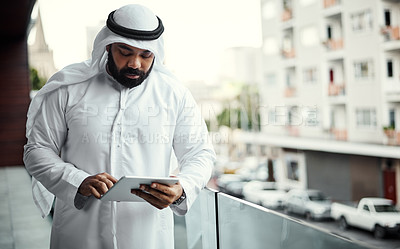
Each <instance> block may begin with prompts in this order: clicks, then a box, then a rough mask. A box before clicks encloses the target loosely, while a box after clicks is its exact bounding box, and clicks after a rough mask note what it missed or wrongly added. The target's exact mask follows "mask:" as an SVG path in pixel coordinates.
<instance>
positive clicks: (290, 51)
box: [282, 48, 296, 59]
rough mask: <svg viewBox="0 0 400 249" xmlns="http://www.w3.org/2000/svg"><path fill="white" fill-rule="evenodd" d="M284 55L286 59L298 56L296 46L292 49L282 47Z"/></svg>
mask: <svg viewBox="0 0 400 249" xmlns="http://www.w3.org/2000/svg"><path fill="white" fill-rule="evenodd" d="M282 56H283V57H284V58H286V59H293V58H294V57H296V52H295V50H294V48H292V49H282Z"/></svg>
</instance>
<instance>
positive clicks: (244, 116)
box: [217, 85, 260, 131]
mask: <svg viewBox="0 0 400 249" xmlns="http://www.w3.org/2000/svg"><path fill="white" fill-rule="evenodd" d="M258 101H259V94H258V90H257V88H256V87H255V86H253V85H244V86H243V87H242V90H241V93H240V94H239V95H237V96H236V97H235V98H234V99H233V100H232V101H229V102H227V103H225V108H224V109H223V110H222V112H221V113H220V114H219V115H218V116H217V121H218V126H222V125H223V126H228V127H230V128H233V129H234V128H239V129H243V130H253V131H259V130H260V113H259V110H258V108H257V107H258V105H259V103H258Z"/></svg>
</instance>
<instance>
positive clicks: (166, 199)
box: [131, 182, 183, 209]
mask: <svg viewBox="0 0 400 249" xmlns="http://www.w3.org/2000/svg"><path fill="white" fill-rule="evenodd" d="M131 193H132V194H134V195H137V196H139V197H140V198H143V199H144V200H145V201H147V202H148V203H150V204H151V205H153V206H154V207H156V208H158V209H164V208H166V207H168V206H169V205H171V204H172V203H173V202H174V201H175V200H177V199H179V197H181V195H182V193H183V188H182V186H181V184H180V183H179V182H178V183H176V184H174V185H171V186H168V185H164V184H161V183H157V182H153V183H152V184H151V185H140V189H132V190H131Z"/></svg>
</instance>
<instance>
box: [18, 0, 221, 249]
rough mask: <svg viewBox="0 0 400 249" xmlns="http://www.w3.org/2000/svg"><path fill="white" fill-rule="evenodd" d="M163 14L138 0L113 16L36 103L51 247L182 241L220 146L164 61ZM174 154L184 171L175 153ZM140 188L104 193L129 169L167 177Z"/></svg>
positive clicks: (34, 168)
mask: <svg viewBox="0 0 400 249" xmlns="http://www.w3.org/2000/svg"><path fill="white" fill-rule="evenodd" d="M163 31H164V27H163V24H162V21H161V19H160V18H158V17H157V16H155V15H154V14H153V13H152V12H151V11H150V10H149V9H147V8H146V7H143V6H140V5H127V6H124V7H121V8H120V9H117V10H116V11H113V12H111V13H110V15H109V16H108V20H107V25H106V26H105V27H104V28H103V29H102V30H101V31H100V32H99V34H98V35H97V37H96V39H95V42H94V48H93V52H92V57H91V59H89V60H88V61H85V62H82V63H77V64H73V65H70V66H67V67H66V68H64V69H62V70H61V71H59V72H57V73H56V74H55V75H54V76H52V77H51V78H50V79H49V81H48V82H47V83H46V85H45V86H44V87H43V88H42V89H41V90H40V91H39V92H38V93H37V95H36V96H35V98H34V99H33V100H32V103H31V105H30V108H29V111H28V121H27V131H26V136H27V139H28V141H27V144H26V145H25V147H24V163H25V166H26V169H27V170H28V172H29V173H30V174H31V175H32V188H33V198H34V202H35V204H36V205H37V206H38V208H39V210H40V211H41V214H42V216H43V217H45V216H47V215H48V214H49V211H50V210H51V208H52V205H53V201H54V197H55V204H54V216H53V224H52V232H51V248H57V249H63V248H96V249H100V248H107V249H108V248H118V249H124V248H146V249H152V248H162V249H165V248H167V249H168V248H174V238H173V234H174V233H173V213H175V214H177V215H184V214H186V212H187V211H188V209H189V208H190V207H191V205H192V204H193V202H194V200H195V199H196V198H197V196H198V194H199V192H200V191H201V189H202V188H203V187H204V186H205V185H206V184H207V182H208V180H209V179H210V176H211V172H212V166H213V162H214V160H215V153H214V150H213V147H212V145H211V143H210V141H209V140H208V139H207V136H208V134H207V128H206V126H205V123H204V121H203V120H202V118H201V115H200V112H199V110H198V108H197V106H196V103H195V101H194V99H193V97H192V95H191V94H190V92H189V91H188V90H187V89H186V88H185V87H184V86H182V85H181V84H180V82H179V81H178V80H177V79H176V78H175V77H174V76H173V75H172V74H171V73H170V71H168V70H167V69H166V67H165V66H164V65H163V60H164V48H163V38H162V33H163ZM174 157H176V159H177V162H178V169H175V168H174V166H173V165H174V164H173V163H171V162H172V160H171V158H174ZM172 172H178V174H177V177H178V179H179V183H177V184H175V185H172V186H167V185H163V184H159V183H154V184H151V185H150V186H149V185H143V186H141V189H142V190H143V191H141V190H132V194H134V195H137V196H139V197H141V198H142V199H144V200H145V202H115V201H111V202H110V201H101V200H100V199H99V198H100V197H101V196H102V195H103V194H105V193H106V192H107V191H108V190H109V189H110V188H111V187H112V186H113V185H114V184H115V183H116V182H117V179H119V178H121V177H122V176H125V175H129V176H150V177H166V176H170V175H171V174H172Z"/></svg>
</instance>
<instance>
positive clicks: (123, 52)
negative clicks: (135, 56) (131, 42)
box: [119, 50, 131, 56]
mask: <svg viewBox="0 0 400 249" xmlns="http://www.w3.org/2000/svg"><path fill="white" fill-rule="evenodd" d="M119 53H120V54H121V55H123V56H130V55H131V53H130V52H128V51H124V50H120V51H119Z"/></svg>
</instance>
